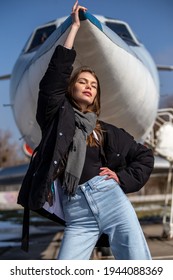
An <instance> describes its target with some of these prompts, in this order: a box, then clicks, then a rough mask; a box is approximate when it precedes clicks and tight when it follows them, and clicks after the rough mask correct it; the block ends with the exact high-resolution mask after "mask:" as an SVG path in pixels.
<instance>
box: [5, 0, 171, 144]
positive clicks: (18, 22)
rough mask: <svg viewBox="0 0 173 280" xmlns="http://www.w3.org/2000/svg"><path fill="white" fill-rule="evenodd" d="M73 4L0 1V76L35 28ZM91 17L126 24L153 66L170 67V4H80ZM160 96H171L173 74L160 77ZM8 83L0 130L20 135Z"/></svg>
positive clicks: (115, 0)
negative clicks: (119, 20)
mask: <svg viewBox="0 0 173 280" xmlns="http://www.w3.org/2000/svg"><path fill="white" fill-rule="evenodd" d="M73 3H74V1H73V0H47V1H46V0H29V1H28V0H13V1H10V0H2V1H1V2H0V38H1V43H0V75H4V74H9V73H11V71H12V68H13V66H14V63H15V61H16V59H17V57H18V56H19V54H20V52H21V50H22V48H23V46H24V44H25V42H26V40H27V39H28V37H29V35H30V34H31V32H32V31H33V29H34V28H36V27H37V26H39V25H41V24H44V23H46V22H48V21H51V20H53V19H56V18H58V17H62V16H67V15H69V14H70V12H71V7H72V5H73ZM80 4H81V5H83V6H86V7H87V8H88V11H89V12H90V13H92V14H97V15H104V16H108V17H113V18H117V19H121V20H124V21H127V22H128V23H129V25H130V26H131V28H132V29H133V31H134V32H135V33H136V35H137V36H138V38H139V39H140V40H141V41H142V43H143V44H144V45H145V47H146V48H147V49H148V50H149V52H150V53H151V55H152V56H153V59H154V61H155V62H156V64H168V65H173V36H172V28H173V16H172V14H173V1H172V0H99V1H98V0H81V1H80ZM160 79H161V94H162V95H166V94H170V93H173V72H171V73H169V72H165V73H162V74H160ZM9 83H10V82H9V81H0V129H1V130H10V131H11V133H12V135H13V137H14V140H17V141H19V140H18V139H19V138H20V133H19V131H18V129H17V126H16V124H15V122H14V119H13V115H12V111H11V108H10V107H4V106H3V104H9V103H10V100H9Z"/></svg>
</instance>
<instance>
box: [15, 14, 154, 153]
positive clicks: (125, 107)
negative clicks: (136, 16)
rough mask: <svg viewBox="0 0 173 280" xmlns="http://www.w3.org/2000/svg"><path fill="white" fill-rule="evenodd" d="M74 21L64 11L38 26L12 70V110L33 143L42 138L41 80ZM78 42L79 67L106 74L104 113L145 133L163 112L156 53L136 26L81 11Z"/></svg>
mask: <svg viewBox="0 0 173 280" xmlns="http://www.w3.org/2000/svg"><path fill="white" fill-rule="evenodd" d="M70 25H71V17H67V18H66V17H62V18H60V19H57V20H55V21H52V22H49V23H47V24H45V25H42V26H39V27H37V28H36V29H35V30H34V31H33V33H32V34H31V36H30V37H29V39H28V41H27V42H26V44H25V46H24V48H23V50H22V52H21V54H20V56H19V58H18V59H17V61H16V64H15V66H14V68H13V71H12V75H11V81H10V99H11V104H12V111H13V115H14V119H15V121H16V124H17V127H18V129H19V131H20V133H21V135H22V138H23V140H24V142H25V143H26V144H27V147H28V146H29V147H30V148H31V149H34V148H35V147H36V146H37V145H38V143H39V141H40V138H41V133H40V129H39V127H38V124H37V122H36V119H35V115H36V106H37V98H38V91H39V81H40V80H41V78H42V76H43V75H44V73H45V71H46V68H47V66H48V62H49V60H50V57H51V55H52V53H53V51H54V49H55V47H56V46H57V45H58V44H63V41H64V38H65V37H66V34H67V33H68V31H69V28H70ZM74 47H75V49H76V51H77V58H76V61H75V64H74V68H76V67H77V66H79V65H81V64H84V65H89V66H91V67H92V68H93V69H94V70H95V71H96V73H97V75H98V77H99V79H100V82H101V88H102V100H101V103H102V112H101V117H100V118H101V119H103V120H104V121H108V122H110V123H113V124H115V125H116V126H119V127H123V128H124V129H126V130H127V131H129V133H131V134H132V135H133V136H134V137H135V138H136V139H141V138H143V137H145V135H146V134H147V133H148V131H149V129H150V128H151V126H152V125H153V123H154V120H155V118H156V114H157V109H158V102H159V78H158V71H157V67H156V65H155V63H154V61H153V59H152V57H151V55H150V54H149V52H148V51H147V50H146V48H145V47H144V45H142V44H141V43H140V42H139V40H138V39H137V37H136V36H135V34H134V32H133V31H132V29H131V28H130V26H129V25H128V24H127V23H125V22H123V21H120V20H115V19H110V18H106V17H104V16H93V15H91V14H90V13H88V12H86V13H85V14H84V13H81V28H80V30H79V32H78V34H77V38H76V40H75V46H74ZM24 147H25V148H26V150H28V149H27V147H26V145H25V146H24Z"/></svg>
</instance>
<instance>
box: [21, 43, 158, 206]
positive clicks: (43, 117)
mask: <svg viewBox="0 0 173 280" xmlns="http://www.w3.org/2000/svg"><path fill="white" fill-rule="evenodd" d="M75 56H76V53H75V50H73V49H72V50H69V49H66V48H64V47H62V46H58V47H57V48H56V49H55V52H54V54H53V56H52V58H51V61H50V63H49V66H48V69H47V71H46V73H45V75H44V77H43V79H42V80H41V82H40V91H39V98H38V107H37V115H36V118H37V122H38V124H39V125H40V128H41V131H42V140H41V142H40V144H39V146H38V149H37V152H36V154H35V156H34V157H33V159H32V160H31V163H30V166H29V169H28V171H27V174H26V176H25V178H24V180H23V183H22V186H21V189H20V192H19V196H18V203H19V204H21V205H22V206H24V207H28V208H29V209H31V210H38V209H39V208H41V207H42V206H43V204H44V203H45V201H46V200H47V196H48V193H49V190H50V186H51V183H52V181H53V174H54V171H55V169H58V167H59V165H60V163H61V160H62V158H63V157H64V155H65V154H66V152H67V151H68V149H69V146H70V144H71V142H72V138H73V135H74V132H75V118H74V111H73V108H72V106H71V104H70V102H69V101H68V99H67V97H66V93H67V86H68V79H69V77H70V75H71V72H72V69H73V68H72V65H73V62H74V60H75ZM100 123H101V127H102V128H103V130H104V146H103V150H104V154H105V158H106V162H105V165H106V166H107V167H109V168H110V169H112V170H114V171H115V172H116V173H117V175H118V177H119V180H120V186H121V188H122V189H123V191H124V192H125V193H130V192H136V191H138V190H140V188H142V187H143V185H144V184H145V183H146V182H147V180H148V178H149V176H150V174H151V172H152V168H153V164H154V157H153V154H152V151H151V150H150V149H148V148H146V147H145V146H143V145H141V144H139V143H137V142H136V141H135V140H134V138H133V137H132V136H131V135H130V134H128V133H127V132H125V131H124V130H123V129H119V128H117V127H115V126H113V125H110V124H107V123H105V122H102V121H101V122H100Z"/></svg>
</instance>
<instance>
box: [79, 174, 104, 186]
mask: <svg viewBox="0 0 173 280" xmlns="http://www.w3.org/2000/svg"><path fill="white" fill-rule="evenodd" d="M105 178H106V175H104V176H99V175H98V176H95V177H93V178H92V179H90V180H88V181H87V182H85V183H84V184H82V185H80V187H81V188H83V187H86V186H87V185H89V186H90V187H91V188H93V187H94V186H95V185H96V184H97V183H98V182H100V181H102V180H104V179H105Z"/></svg>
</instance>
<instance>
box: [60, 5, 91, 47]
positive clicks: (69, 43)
mask: <svg viewBox="0 0 173 280" xmlns="http://www.w3.org/2000/svg"><path fill="white" fill-rule="evenodd" d="M79 10H82V11H84V12H85V11H87V8H85V7H83V6H80V5H78V1H76V2H75V4H74V6H73V8H72V13H71V17H72V25H71V29H70V32H69V34H68V36H67V38H66V40H65V42H64V47H65V48H67V49H72V47H73V45H74V40H75V37H76V34H77V32H78V30H79V28H80V19H79Z"/></svg>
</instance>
